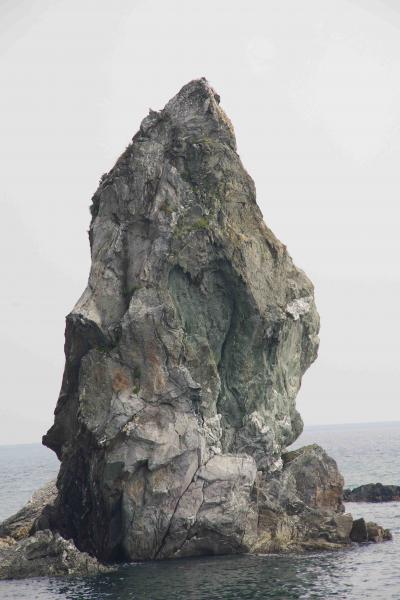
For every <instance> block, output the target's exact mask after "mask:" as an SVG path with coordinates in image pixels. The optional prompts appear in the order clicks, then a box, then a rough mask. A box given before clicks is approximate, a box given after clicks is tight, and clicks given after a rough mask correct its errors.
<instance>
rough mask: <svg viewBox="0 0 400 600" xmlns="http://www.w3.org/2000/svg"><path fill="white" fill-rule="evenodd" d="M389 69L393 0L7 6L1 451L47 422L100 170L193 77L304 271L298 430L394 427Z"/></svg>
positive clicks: (394, 147) (8, 2)
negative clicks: (306, 319)
mask: <svg viewBox="0 0 400 600" xmlns="http://www.w3.org/2000/svg"><path fill="white" fill-rule="evenodd" d="M399 73H400V3H399V2H398V0H358V1H357V0H348V1H344V0H329V1H324V0H315V1H314V0H303V1H302V2H299V1H298V0H264V1H263V2H260V1H254V2H251V1H250V0H243V1H240V2H239V1H235V0H226V1H224V0H222V1H221V0H219V1H218V2H216V1H215V0H202V1H201V2H199V1H197V0H185V2H183V1H174V0H168V1H165V0H157V1H145V0H142V1H139V0H137V1H135V0H113V1H112V2H110V1H109V0H96V1H94V0H93V1H90V0H68V1H67V0H63V1H60V0H51V1H50V0H38V1H35V0H0V77H1V79H0V81H1V94H0V170H1V179H0V182H1V183H0V202H1V228H2V232H1V236H0V247H1V248H0V250H1V254H0V256H1V295H0V302H1V309H0V335H1V345H0V352H1V361H0V364H1V378H0V386H1V388H0V444H1V443H3V444H5V443H20V442H32V441H39V440H40V437H41V435H42V434H43V433H44V432H45V431H46V429H47V428H48V426H50V424H51V423H52V418H53V410H54V407H55V404H56V401H57V396H58V392H59V388H60V384H61V377H62V371H63V365H64V356H63V338H64V318H65V315H66V314H67V313H68V312H69V311H70V310H71V308H72V307H73V305H74V303H75V301H76V300H77V299H78V297H79V296H80V294H81V292H82V291H83V289H84V287H85V285H86V281H87V276H88V272H89V243H88V239H87V233H86V231H87V229H88V225H89V210H88V207H89V204H90V198H91V195H92V194H93V193H94V191H95V190H96V187H97V184H98V180H99V179H100V176H101V175H102V173H104V172H105V171H108V170H109V169H110V168H111V167H112V166H113V164H114V162H115V160H116V159H117V157H118V156H119V154H120V153H121V152H122V151H123V150H124V148H125V147H126V145H127V144H128V143H129V141H130V139H131V137H132V135H133V134H134V133H135V132H136V130H137V128H138V126H139V123H140V121H141V119H142V118H143V117H144V116H146V114H147V112H148V109H149V108H150V107H151V108H153V109H155V110H156V109H160V108H162V107H163V106H164V104H165V103H166V102H167V101H168V100H169V98H170V97H171V96H173V95H174V94H175V93H176V92H177V91H178V90H179V89H180V87H181V86H182V85H183V84H185V83H186V82H187V81H189V80H191V79H193V78H196V77H201V76H205V77H207V78H208V79H209V81H210V82H211V84H212V85H213V86H214V87H215V89H216V90H217V91H218V92H219V94H220V95H221V104H222V106H223V107H224V109H225V110H226V112H227V113H228V115H229V116H230V117H231V119H232V121H233V124H234V126H235V129H236V136H237V142H238V149H239V153H240V155H241V157H242V160H243V162H244V165H245V167H246V168H247V170H248V171H249V173H250V174H251V175H252V177H253V179H254V180H255V183H256V187H257V195H258V203H259V205H260V207H261V209H262V211H263V213H264V217H265V221H266V223H267V224H268V226H269V227H271V229H272V230H273V231H274V232H275V234H276V235H277V236H278V237H279V238H280V239H281V240H282V241H283V242H284V243H285V244H286V245H287V246H288V249H289V252H290V253H291V255H292V257H293V259H294V261H295V262H296V264H297V265H298V266H299V267H301V268H303V269H304V270H305V271H306V272H307V273H308V275H309V276H310V277H311V279H312V280H313V282H314V284H315V290H316V300H317V306H318V309H319V311H320V314H321V323H322V327H321V346H320V353H319V358H318V360H317V362H316V363H315V364H314V365H313V366H312V367H311V368H310V370H309V371H308V372H307V373H306V375H305V377H304V379H303V386H302V389H301V391H300V393H299V396H298V408H299V410H300V412H301V414H302V416H303V419H304V421H305V423H306V424H316V423H343V422H362V421H377V420H380V421H382V420H399V419H400V402H399V383H398V373H399V358H400V356H399V348H398V345H399V340H400V317H399V312H400V271H399V259H400V237H399V226H400V223H399V214H400V210H399V199H400V195H399V192H400V168H399V167H400V130H399V126H400V77H399Z"/></svg>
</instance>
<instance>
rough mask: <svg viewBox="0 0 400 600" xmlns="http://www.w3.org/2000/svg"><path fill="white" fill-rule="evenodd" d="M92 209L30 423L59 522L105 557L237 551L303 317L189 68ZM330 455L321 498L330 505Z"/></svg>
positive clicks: (333, 483)
mask: <svg viewBox="0 0 400 600" xmlns="http://www.w3.org/2000/svg"><path fill="white" fill-rule="evenodd" d="M91 213H92V221H91V225H90V231H89V237H90V246H91V257H92V266H91V271H90V275H89V282H88V286H87V288H86V290H85V291H84V293H83V295H82V297H81V298H80V299H79V301H78V302H77V304H76V306H75V307H74V309H73V310H72V312H71V313H70V314H69V315H68V317H67V323H66V334H65V336H66V340H65V353H66V365H65V373H64V378H63V383H62V389H61V393H60V398H59V401H58V404H57V408H56V411H55V421H54V425H53V427H52V428H51V429H50V431H49V432H48V433H47V434H46V436H45V437H44V444H45V445H47V446H48V447H49V448H52V449H53V450H54V451H55V452H56V453H57V456H58V457H59V459H60V460H61V470H60V474H59V478H58V482H57V486H58V489H59V509H58V510H59V513H58V517H57V520H58V523H59V524H62V525H61V533H63V534H64V535H65V536H67V537H72V538H73V540H74V542H75V543H76V545H77V547H78V548H80V549H81V550H85V551H87V552H89V553H91V554H94V555H96V556H97V557H99V558H101V559H103V560H115V559H120V558H123V559H125V560H126V559H127V560H137V559H155V558H166V557H172V556H188V555H198V554H209V553H227V552H245V551H249V550H251V549H252V548H253V547H254V546H255V545H258V543H259V541H260V540H259V533H260V532H259V530H260V520H261V521H263V519H262V518H261V514H262V512H263V510H264V495H265V493H266V491H265V490H264V487H265V486H267V487H268V486H271V485H273V488H274V490H273V491H274V493H273V494H272V496H273V500H276V501H277V503H278V505H279V506H281V508H282V510H283V511H286V508H287V507H286V505H285V502H286V498H285V500H284V501H282V499H281V495H282V493H283V488H285V482H286V478H287V476H288V475H287V474H288V472H289V471H290V470H291V467H290V463H289V464H288V465H286V467H285V466H284V464H283V461H282V453H283V452H284V450H285V448H286V447H287V446H289V445H290V444H291V443H292V442H294V441H295V440H296V438H297V437H298V436H299V434H300V433H301V431H302V427H303V425H302V420H301V418H300V415H299V413H298V412H297V410H296V407H295V397H296V394H297V392H298V390H299V387H300V384H301V378H302V375H303V373H304V371H305V370H306V369H307V368H308V367H309V365H310V364H311V363H312V362H313V361H314V360H315V358H316V356H317V349H318V329H319V318H318V313H317V311H316V308H315V304H314V297H313V286H312V284H311V282H310V280H309V279H308V278H307V277H306V275H305V274H304V273H303V272H302V271H300V270H299V269H298V268H296V267H295V266H294V264H293V262H292V259H291V258H290V256H289V254H288V252H287V250H286V247H285V246H284V245H283V244H282V243H281V242H280V241H279V240H278V239H277V238H276V237H275V236H274V235H273V233H272V232H271V231H270V230H269V229H268V227H267V226H266V225H265V223H264V221H263V217H262V214H261V211H260V209H259V207H258V206H257V203H256V191H255V186H254V183H253V180H252V179H251V177H250V176H249V175H248V173H247V172H246V170H245V169H244V167H243V165H242V163H241V160H240V158H239V155H238V154H237V151H236V140H235V135H234V131H233V127H232V124H231V122H230V120H229V118H228V117H227V116H226V114H225V113H224V111H223V110H222V108H221V106H220V98H219V96H218V94H217V93H216V92H215V91H214V90H213V89H212V88H211V87H210V85H209V83H208V82H207V81H206V80H205V79H199V80H195V81H191V82H190V83H188V84H187V85H186V86H184V87H183V88H182V89H181V91H180V92H179V93H178V94H177V95H176V96H175V97H174V98H172V100H170V102H168V104H167V105H166V106H165V108H164V109H163V110H161V111H160V112H156V111H150V114H149V115H148V116H147V117H146V118H145V119H144V120H143V121H142V123H141V126H140V130H139V132H138V133H137V134H136V135H135V136H134V138H133V140H132V143H131V144H130V145H129V146H128V148H127V149H126V150H125V152H124V153H123V154H122V156H121V157H120V158H119V159H118V161H117V163H116V165H115V166H114V167H113V169H112V170H111V171H110V172H109V173H107V174H105V175H104V176H103V177H102V179H101V182H100V186H99V188H98V190H97V192H96V193H95V195H94V197H93V201H92V206H91ZM311 458H312V460H314V461H317V462H318V461H320V460H322V461H324V460H325V456H324V455H323V454H321V453H318V452H317V451H314V452H313V453H312V457H311ZM296 460H299V459H296ZM332 463H333V461H330V466H331V470H332V480H330V481H326V482H325V484H326V486H327V487H328V488H331V489H329V490H324V491H323V492H322V496H323V497H324V502H325V504H326V508H328V507H329V508H331V509H332V510H333V511H338V514H340V511H341V510H342V505H341V492H342V489H341V485H342V480H341V478H340V476H339V475H338V474H337V472H336V469H335V467H334V466H333V464H332ZM294 479H296V478H294ZM300 479H301V481H300V482H298V483H300V485H302V484H303V481H302V479H303V478H302V477H300ZM272 482H273V483H272ZM289 488H290V492H291V493H292V492H293V491H294V490H292V486H289ZM325 491H326V493H325ZM275 492H276V493H275ZM285 493H286V489H285ZM285 493H284V495H285ZM312 495H313V494H311V496H312ZM275 496H276V498H275ZM314 496H315V498H310V501H309V502H306V503H307V504H310V505H311V506H313V500H314V504H315V502H316V499H317V497H319V496H321V494H317V493H316V494H314ZM303 501H304V498H300V499H299V502H303ZM260 504H261V507H260ZM267 504H268V510H269V508H270V507H269V502H267ZM291 512H293V509H292V510H291ZM261 528H263V527H262V525H261ZM268 531H270V528H269V527H268ZM272 537H274V536H272Z"/></svg>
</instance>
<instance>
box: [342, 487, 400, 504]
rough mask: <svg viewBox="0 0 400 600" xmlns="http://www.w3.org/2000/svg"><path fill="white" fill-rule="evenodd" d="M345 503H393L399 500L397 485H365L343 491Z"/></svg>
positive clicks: (399, 491)
mask: <svg viewBox="0 0 400 600" xmlns="http://www.w3.org/2000/svg"><path fill="white" fill-rule="evenodd" d="M343 498H344V501H345V502H394V501H399V500H400V486H399V485H383V484H382V483H366V484H364V485H360V486H359V487H356V488H354V489H352V490H344V492H343Z"/></svg>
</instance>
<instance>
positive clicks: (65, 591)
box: [0, 423, 400, 600]
mask: <svg viewBox="0 0 400 600" xmlns="http://www.w3.org/2000/svg"><path fill="white" fill-rule="evenodd" d="M312 442H317V443H319V444H321V445H322V446H323V447H325V448H326V449H327V450H328V451H329V453H330V454H331V455H332V456H333V457H334V458H336V460H337V462H338V464H339V466H340V468H341V471H342V473H343V474H344V476H345V480H346V484H347V485H348V486H349V487H354V486H355V485H359V484H361V483H367V482H370V481H382V482H384V483H395V484H400V461H399V457H400V423H392V424H371V425H351V426H350V425H346V426H343V425H342V426H334V427H332V426H331V427H312V428H308V429H307V430H306V431H305V433H304V434H303V435H302V437H301V439H300V440H298V442H297V443H296V444H295V446H299V445H304V444H308V443H312ZM56 471H57V461H56V459H55V458H54V456H53V455H52V453H51V452H49V451H47V450H46V449H44V448H42V447H41V446H39V445H30V446H13V447H11V446H7V447H5V446H3V447H1V446H0V476H1V482H2V483H1V486H0V519H1V518H3V517H5V516H8V515H9V514H11V513H12V512H13V511H15V510H16V509H17V508H19V507H20V506H21V505H22V504H24V503H25V501H26V500H27V499H28V498H29V496H30V494H31V493H32V492H33V490H34V489H36V488H37V487H38V486H40V485H41V484H42V483H44V482H45V481H47V480H48V479H49V478H51V477H52V475H54V474H55V473H56ZM347 509H348V510H349V511H350V512H352V513H353V515H354V516H355V517H357V516H363V517H365V518H366V519H368V520H376V521H378V522H379V523H381V524H382V525H384V526H385V527H389V528H390V529H391V530H392V532H393V534H394V540H393V542H387V543H385V544H378V545H365V546H360V547H357V548H355V549H350V550H348V549H346V550H341V551H336V552H323V553H313V554H304V555H287V556H277V555H276V556H275V555H274V556H271V555H269V556H233V557H213V558H201V559H190V560H189V559H184V560H171V561H165V562H159V563H155V562H154V563H145V564H134V565H125V566H123V567H121V568H120V569H119V570H118V571H117V572H116V573H113V574H111V575H101V576H97V577H93V578H75V579H74V578H63V579H56V578H53V579H48V578H43V579H36V580H25V581H9V582H8V581H7V582H0V599H1V600H9V599H13V600H17V599H18V600H25V599H27V600H28V599H29V600H56V599H61V598H65V599H68V600H107V599H109V600H178V599H179V600H217V599H218V600H235V599H237V600H261V599H268V598H276V599H280V600H291V599H298V600H300V599H306V598H307V599H308V598H310V599H311V598H316V599H319V600H330V599H331V598H332V599H338V600H347V599H360V600H361V599H368V600H370V599H371V600H372V599H373V600H380V599H382V600H386V599H388V600H389V599H390V600H400V503H398V502H392V503H387V504H379V505H371V504H348V505H347Z"/></svg>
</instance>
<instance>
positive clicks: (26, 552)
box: [0, 530, 110, 579]
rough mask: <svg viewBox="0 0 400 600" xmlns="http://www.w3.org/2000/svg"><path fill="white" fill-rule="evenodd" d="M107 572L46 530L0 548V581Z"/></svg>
mask: <svg viewBox="0 0 400 600" xmlns="http://www.w3.org/2000/svg"><path fill="white" fill-rule="evenodd" d="M109 570H110V568H109V567H105V566H104V565H101V564H100V563H99V562H98V561H97V560H96V559H95V558H93V557H92V556H89V555H88V554H86V553H84V552H79V550H77V548H76V547H75V545H74V543H73V542H72V541H71V540H65V539H64V538H62V537H61V536H60V535H59V534H58V533H53V532H52V531H49V530H43V531H39V532H37V533H36V534H35V535H32V536H29V537H26V538H24V539H21V540H20V541H18V542H16V541H15V540H13V543H11V544H8V545H4V544H3V545H2V544H0V579H22V578H26V577H41V576H60V575H95V574H97V573H100V572H108V571H109Z"/></svg>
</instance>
